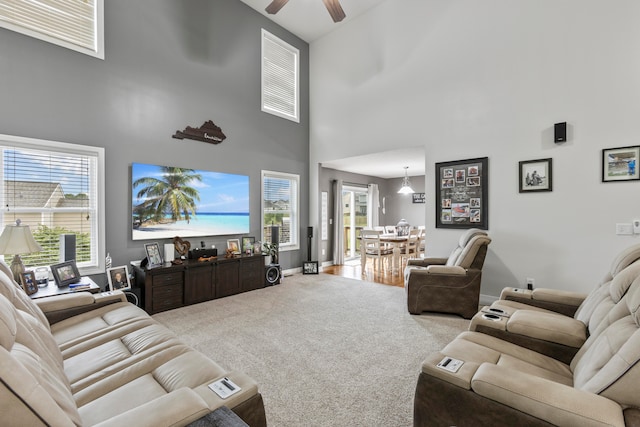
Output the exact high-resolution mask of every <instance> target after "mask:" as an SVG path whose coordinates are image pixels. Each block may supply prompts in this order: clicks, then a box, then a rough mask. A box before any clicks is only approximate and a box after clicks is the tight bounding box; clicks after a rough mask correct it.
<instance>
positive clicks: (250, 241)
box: [242, 236, 256, 255]
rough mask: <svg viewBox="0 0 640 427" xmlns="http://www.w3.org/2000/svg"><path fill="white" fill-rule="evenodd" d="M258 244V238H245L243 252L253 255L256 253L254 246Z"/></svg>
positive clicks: (243, 239)
mask: <svg viewBox="0 0 640 427" xmlns="http://www.w3.org/2000/svg"><path fill="white" fill-rule="evenodd" d="M255 243H256V238H255V237H252V236H248V237H243V238H242V250H243V251H244V252H245V253H246V254H248V255H251V254H252V253H253V251H254V245H255Z"/></svg>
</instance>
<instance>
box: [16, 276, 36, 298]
mask: <svg viewBox="0 0 640 427" xmlns="http://www.w3.org/2000/svg"><path fill="white" fill-rule="evenodd" d="M20 279H21V280H22V288H23V289H24V291H25V292H26V294H27V295H33V294H35V293H36V292H38V284H37V283H36V274H35V273H34V272H33V271H25V272H24V273H22V274H21V275H20Z"/></svg>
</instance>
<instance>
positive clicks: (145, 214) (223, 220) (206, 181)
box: [131, 163, 250, 240]
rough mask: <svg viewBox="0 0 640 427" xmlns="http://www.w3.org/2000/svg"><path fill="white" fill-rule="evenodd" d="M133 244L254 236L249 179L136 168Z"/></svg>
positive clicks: (137, 165) (139, 165)
mask: <svg viewBox="0 0 640 427" xmlns="http://www.w3.org/2000/svg"><path fill="white" fill-rule="evenodd" d="M131 196H132V201H131V211H132V228H133V230H132V238H133V240H150V239H167V238H173V237H175V236H180V237H194V236H219V235H232V234H246V233H249V227H250V225H249V177H248V176H246V175H235V174H229V173H220V172H212V171H205V170H195V169H187V168H179V167H173V166H157V165H147V164H143V163H133V164H132V165H131Z"/></svg>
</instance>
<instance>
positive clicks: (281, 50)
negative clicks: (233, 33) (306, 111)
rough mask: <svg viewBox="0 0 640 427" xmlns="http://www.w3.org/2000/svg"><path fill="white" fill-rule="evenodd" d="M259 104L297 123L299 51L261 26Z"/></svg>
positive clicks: (298, 120) (298, 106)
mask: <svg viewBox="0 0 640 427" xmlns="http://www.w3.org/2000/svg"><path fill="white" fill-rule="evenodd" d="M261 46H262V49H261V53H262V60H261V67H260V68H261V81H262V83H261V89H262V97H261V106H262V111H264V112H265V113H269V114H273V115H275V116H278V117H282V118H284V119H287V120H291V121H294V122H296V123H300V72H299V70H300V50H299V49H297V48H295V47H293V46H291V45H290V44H289V43H287V42H285V41H283V40H281V39H280V38H278V37H276V36H274V35H273V34H271V33H270V32H268V31H266V30H265V29H262V43H261Z"/></svg>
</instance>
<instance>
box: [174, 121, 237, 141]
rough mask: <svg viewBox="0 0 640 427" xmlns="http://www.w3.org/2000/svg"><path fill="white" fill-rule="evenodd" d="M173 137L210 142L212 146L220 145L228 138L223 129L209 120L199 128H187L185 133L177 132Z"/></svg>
mask: <svg viewBox="0 0 640 427" xmlns="http://www.w3.org/2000/svg"><path fill="white" fill-rule="evenodd" d="M173 137H174V138H176V139H184V138H187V139H195V140H196V141H202V142H209V143H211V144H220V143H221V142H222V141H224V140H225V138H226V137H227V136H226V135H225V134H224V133H222V129H220V128H219V127H218V126H216V125H215V124H214V123H213V122H212V121H211V120H207V121H206V122H204V124H203V125H202V126H200V127H199V128H192V127H191V126H187V127H186V128H185V129H184V130H183V131H179V130H177V131H176V133H175V135H173Z"/></svg>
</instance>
